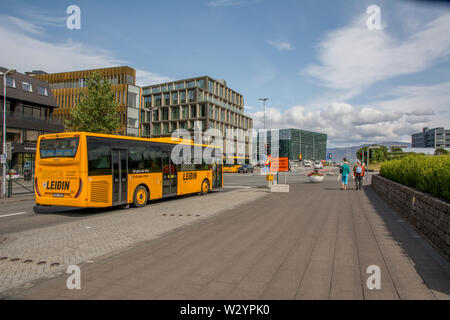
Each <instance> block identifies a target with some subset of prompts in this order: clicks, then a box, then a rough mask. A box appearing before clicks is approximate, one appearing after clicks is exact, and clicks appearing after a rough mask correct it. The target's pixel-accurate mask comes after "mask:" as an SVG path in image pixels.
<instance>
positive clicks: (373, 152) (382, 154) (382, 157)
mask: <svg viewBox="0 0 450 320" xmlns="http://www.w3.org/2000/svg"><path fill="white" fill-rule="evenodd" d="M373 146H377V145H376V144H374V145H372V146H370V147H373ZM368 147H369V146H365V147H363V148H361V149H359V150H358V151H356V157H357V158H358V159H359V160H361V159H362V157H363V154H364V162H366V163H367V150H368ZM387 159H388V149H387V148H386V146H380V148H378V149H370V163H372V164H374V163H379V162H383V161H386V160H387Z"/></svg>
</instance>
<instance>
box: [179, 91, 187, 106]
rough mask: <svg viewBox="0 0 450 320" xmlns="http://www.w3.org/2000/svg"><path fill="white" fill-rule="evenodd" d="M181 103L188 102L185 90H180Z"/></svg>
mask: <svg viewBox="0 0 450 320" xmlns="http://www.w3.org/2000/svg"><path fill="white" fill-rule="evenodd" d="M180 103H186V92H185V91H181V92H180Z"/></svg>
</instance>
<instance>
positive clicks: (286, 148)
mask: <svg viewBox="0 0 450 320" xmlns="http://www.w3.org/2000/svg"><path fill="white" fill-rule="evenodd" d="M277 135H278V138H279V140H278V154H279V157H287V158H289V160H291V161H298V160H300V155H301V160H326V152H327V134H325V133H318V132H312V131H305V130H299V129H280V130H267V131H266V134H265V132H264V131H262V130H261V131H259V132H258V134H257V135H255V139H254V140H253V159H254V161H255V160H256V162H260V161H261V160H262V159H260V157H259V156H260V154H263V153H264V150H260V148H261V147H262V148H264V147H265V148H267V154H268V155H272V154H274V153H275V152H274V150H273V148H274V147H275V146H273V145H272V136H273V138H274V139H275V138H276V136H277ZM275 140H276V139H275ZM275 143H276V142H275Z"/></svg>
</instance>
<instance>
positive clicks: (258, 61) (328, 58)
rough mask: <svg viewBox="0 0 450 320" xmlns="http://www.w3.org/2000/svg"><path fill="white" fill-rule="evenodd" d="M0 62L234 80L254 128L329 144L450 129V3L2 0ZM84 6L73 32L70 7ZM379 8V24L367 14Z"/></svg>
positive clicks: (141, 76) (158, 77)
mask: <svg viewBox="0 0 450 320" xmlns="http://www.w3.org/2000/svg"><path fill="white" fill-rule="evenodd" d="M0 1H1V6H2V11H1V12H0V66H3V67H6V68H15V69H17V70H18V71H20V72H25V71H31V70H44V71H46V72H49V73H50V72H63V71H73V70H82V69H90V68H104V67H110V66H118V65H128V66H130V67H133V68H135V69H136V70H137V84H138V85H150V84H154V83H159V82H165V81H170V80H177V79H183V78H189V77H196V76H201V75H209V76H211V77H212V78H215V79H225V80H226V81H227V84H228V86H229V87H230V88H232V89H233V90H236V91H237V92H239V93H241V94H242V95H243V96H244V100H245V110H246V113H247V114H248V115H249V116H251V117H252V118H253V120H254V127H255V128H256V129H258V128H262V127H263V125H264V124H263V119H264V112H263V104H262V102H261V101H259V100H258V99H259V98H269V100H268V101H267V104H266V127H267V128H270V129H278V128H299V129H304V130H311V131H318V132H323V133H327V134H328V146H329V147H341V146H350V145H358V144H362V143H372V142H382V141H407V142H408V141H410V139H411V137H410V136H411V134H412V133H416V132H420V131H422V128H423V127H430V128H434V127H446V128H450V60H449V57H450V4H449V3H448V2H445V1H428V2H424V1H418V0H370V1H366V0H190V1H188V0H145V1H144V0H127V1H119V0H103V1H102V0H97V1H75V0H71V1H65V0H58V1H57V0H54V1H45V0H40V1H23V0H15V1H5V0H0ZM70 5H77V6H79V8H80V10H81V29H73V30H71V29H68V28H67V25H66V20H67V18H68V17H69V16H70V14H68V13H66V10H67V7H69V6H70ZM371 5H376V6H378V7H379V8H380V28H378V29H377V28H375V29H373V28H368V26H367V20H370V21H371V22H373V20H372V18H371V16H372V14H371V13H369V14H368V13H367V9H368V7H369V6H371Z"/></svg>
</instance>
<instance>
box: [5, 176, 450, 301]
mask: <svg viewBox="0 0 450 320" xmlns="http://www.w3.org/2000/svg"><path fill="white" fill-rule="evenodd" d="M228 195H231V193H228ZM230 202H231V203H233V202H234V197H230ZM209 205H210V206H211V207H214V202H210V204H209ZM434 254H435V253H434V251H432V250H431V249H430V248H429V247H428V246H427V245H424V244H423V240H422V239H420V238H419V237H418V236H417V235H416V234H415V233H414V232H411V230H410V229H409V228H408V226H406V225H405V222H404V221H402V220H401V219H400V218H399V217H398V216H397V214H396V213H395V212H393V211H392V210H391V209H390V208H389V207H387V206H386V205H385V204H384V202H383V201H382V200H381V199H380V198H379V197H378V196H377V195H376V194H375V193H374V192H373V191H372V190H371V188H370V187H368V186H367V187H365V188H364V190H363V191H356V190H348V191H341V190H339V188H338V186H337V183H336V181H335V177H329V178H327V182H325V183H323V184H310V183H298V184H294V185H291V192H290V193H285V194H283V193H278V194H270V195H269V196H266V197H263V198H260V199H258V201H253V202H249V203H246V204H243V205H240V206H239V207H237V208H234V209H233V210H229V211H227V212H224V213H221V214H220V215H216V216H214V217H212V218H211V219H208V220H204V221H201V222H199V223H197V224H193V225H190V226H186V227H184V228H181V229H178V230H176V231H174V232H172V233H169V234H165V235H164V236H162V237H159V238H157V239H154V240H151V241H147V242H144V243H142V244H141V245H139V246H137V247H134V248H132V249H130V250H127V251H123V252H121V253H119V254H117V255H115V256H110V257H107V258H105V259H102V260H98V261H96V262H95V263H92V264H84V265H83V266H82V267H81V270H82V274H81V287H82V289H81V290H68V289H66V279H67V277H68V275H67V274H64V275H61V276H59V277H56V278H53V279H50V280H42V281H39V282H37V283H35V286H34V287H32V288H30V289H28V290H16V291H13V292H10V295H9V298H21V299H449V298H450V275H449V274H448V273H447V271H446V269H445V268H446V267H448V265H446V264H442V265H441V264H440V262H442V261H440V260H439V259H436V258H435V256H434ZM370 265H377V266H379V267H380V269H381V289H380V290H369V289H368V288H367V286H366V280H367V278H368V277H369V274H367V273H366V270H367V267H368V266H370Z"/></svg>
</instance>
